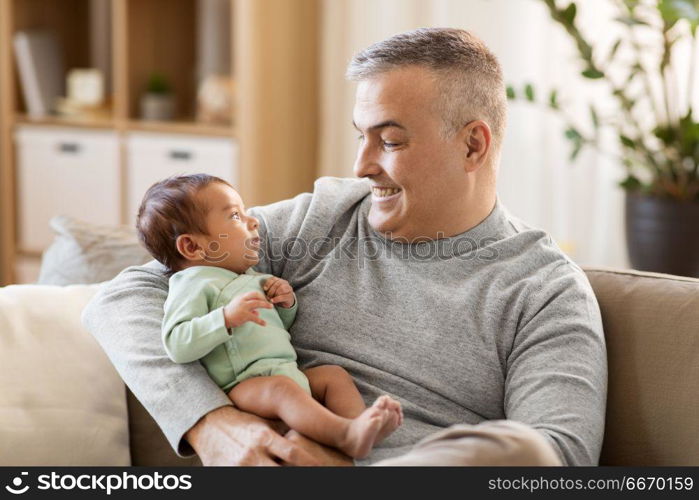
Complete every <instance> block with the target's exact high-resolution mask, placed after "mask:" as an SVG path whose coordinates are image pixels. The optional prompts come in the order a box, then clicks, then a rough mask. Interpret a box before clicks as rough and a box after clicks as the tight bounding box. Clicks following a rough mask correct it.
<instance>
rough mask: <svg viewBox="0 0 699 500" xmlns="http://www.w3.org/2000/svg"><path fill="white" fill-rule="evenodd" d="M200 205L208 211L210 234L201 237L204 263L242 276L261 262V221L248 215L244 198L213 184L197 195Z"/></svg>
mask: <svg viewBox="0 0 699 500" xmlns="http://www.w3.org/2000/svg"><path fill="white" fill-rule="evenodd" d="M197 202H198V203H205V204H206V206H207V208H208V213H207V215H206V228H207V230H208V232H209V234H208V235H201V236H200V245H201V247H202V248H204V249H205V252H206V256H205V257H204V261H205V262H206V263H207V264H209V265H214V266H217V267H223V268H226V269H228V270H230V271H233V272H236V273H239V274H242V273H244V272H245V271H246V270H247V269H248V268H250V267H252V266H254V265H255V264H257V263H258V261H259V249H260V238H259V237H258V235H257V228H258V226H259V222H258V220H257V219H256V218H255V217H252V216H251V215H247V214H246V212H245V205H243V201H242V200H241V198H240V195H239V194H238V193H237V192H236V191H235V189H233V188H231V187H230V186H228V185H226V184H222V183H220V182H213V183H211V184H209V185H208V186H206V187H205V188H204V189H202V190H201V191H200V192H199V193H197Z"/></svg>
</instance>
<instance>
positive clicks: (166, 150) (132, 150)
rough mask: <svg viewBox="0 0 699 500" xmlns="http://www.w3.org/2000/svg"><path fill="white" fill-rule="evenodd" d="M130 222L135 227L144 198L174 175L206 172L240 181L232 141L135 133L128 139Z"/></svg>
mask: <svg viewBox="0 0 699 500" xmlns="http://www.w3.org/2000/svg"><path fill="white" fill-rule="evenodd" d="M127 144H128V147H127V149H128V172H127V178H128V180H127V184H128V188H127V210H128V215H127V219H128V221H129V224H134V223H135V221H136V215H137V214H138V208H139V206H140V205H141V201H142V199H143V195H144V194H145V193H146V191H147V190H148V188H149V187H150V186H151V185H153V184H154V183H155V182H157V181H159V180H162V179H165V178H166V177H170V176H172V175H183V174H199V173H205V174H210V175H214V176H216V177H220V178H222V179H224V180H226V181H228V182H230V183H231V184H233V186H236V185H237V182H238V167H237V145H236V143H235V142H234V141H233V139H226V138H210V137H200V136H186V135H161V134H149V133H133V134H129V137H128V142H127Z"/></svg>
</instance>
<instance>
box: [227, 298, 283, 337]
mask: <svg viewBox="0 0 699 500" xmlns="http://www.w3.org/2000/svg"><path fill="white" fill-rule="evenodd" d="M260 307H264V308H265V309H271V308H272V304H270V303H269V302H267V300H266V299H265V297H264V295H262V294H261V293H259V292H248V293H244V294H243V295H239V296H237V297H236V298H234V299H233V300H231V301H230V302H229V303H228V305H226V306H225V307H224V308H223V317H224V318H225V320H226V328H235V327H236V326H240V325H242V324H243V323H247V322H248V321H253V322H255V323H257V324H258V325H261V326H265V325H266V324H267V323H266V322H265V321H264V320H263V319H261V318H260V313H258V312H257V310H256V309H258V308H260Z"/></svg>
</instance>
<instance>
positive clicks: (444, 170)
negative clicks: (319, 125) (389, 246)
mask: <svg viewBox="0 0 699 500" xmlns="http://www.w3.org/2000/svg"><path fill="white" fill-rule="evenodd" d="M438 97H439V95H438V87H437V85H436V83H435V80H434V74H433V73H431V72H430V71H429V70H428V69H425V68H422V67H419V66H408V67H403V68H398V69H394V70H391V71H388V72H386V73H383V74H380V75H378V76H376V77H374V78H372V79H369V80H363V81H360V82H359V85H358V87H357V97H356V102H355V106H354V125H355V127H356V128H357V130H358V131H359V133H360V139H359V150H358V152H357V159H356V161H355V165H354V172H355V174H356V175H357V176H358V177H367V178H369V179H370V180H371V183H372V194H371V210H370V212H369V223H370V224H371V226H372V227H373V228H374V230H376V231H378V232H380V233H384V234H385V235H386V236H388V237H390V238H393V239H395V238H406V239H408V240H412V239H414V238H436V237H439V236H440V233H441V236H452V235H451V234H447V233H448V232H449V229H450V228H453V227H454V218H455V217H459V213H460V212H459V208H460V207H463V197H464V193H465V192H466V183H467V182H468V179H467V175H466V172H465V169H464V165H465V163H464V160H465V158H466V156H467V154H468V147H467V145H466V143H465V141H463V140H462V136H461V135H460V134H458V133H457V134H452V135H453V137H450V138H448V139H444V138H443V137H442V132H443V121H442V118H441V117H440V116H439V115H438V113H437V106H436V103H437V101H436V99H438Z"/></svg>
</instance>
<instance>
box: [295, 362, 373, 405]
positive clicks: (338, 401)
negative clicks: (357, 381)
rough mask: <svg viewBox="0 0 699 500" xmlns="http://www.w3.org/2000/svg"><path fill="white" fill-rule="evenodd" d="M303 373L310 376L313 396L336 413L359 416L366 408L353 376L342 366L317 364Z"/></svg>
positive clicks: (309, 381)
mask: <svg viewBox="0 0 699 500" xmlns="http://www.w3.org/2000/svg"><path fill="white" fill-rule="evenodd" d="M303 373H304V374H305V375H306V377H308V383H309V384H310V385H311V392H312V393H313V397H314V398H315V399H317V400H318V401H320V402H321V403H323V404H324V405H325V406H326V408H328V409H329V410H330V411H332V412H333V413H335V414H336V415H340V416H341V417H345V418H357V417H358V416H359V415H361V414H362V412H363V411H364V410H366V405H365V404H364V400H363V399H362V396H361V394H359V390H357V386H356V385H354V381H353V380H352V376H351V375H350V374H349V373H347V370H345V369H344V368H342V367H341V366H337V365H323V366H316V367H315V368H309V369H308V370H304V372H303Z"/></svg>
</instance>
